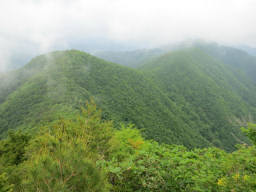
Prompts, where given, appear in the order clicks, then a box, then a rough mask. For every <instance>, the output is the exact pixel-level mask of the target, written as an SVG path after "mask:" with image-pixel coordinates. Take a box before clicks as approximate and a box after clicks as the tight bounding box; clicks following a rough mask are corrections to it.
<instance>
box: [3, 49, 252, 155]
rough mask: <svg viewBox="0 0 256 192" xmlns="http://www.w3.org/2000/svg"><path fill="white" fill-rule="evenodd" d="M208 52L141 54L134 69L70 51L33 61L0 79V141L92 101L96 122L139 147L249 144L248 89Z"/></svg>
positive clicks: (239, 74) (233, 69) (238, 73)
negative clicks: (99, 114) (132, 137)
mask: <svg viewBox="0 0 256 192" xmlns="http://www.w3.org/2000/svg"><path fill="white" fill-rule="evenodd" d="M205 46H206V45H205ZM208 47H209V48H208V49H206V48H204V49H205V50H206V51H203V48H202V45H201V47H199V46H196V48H187V49H182V50H179V51H171V52H169V53H167V54H164V55H162V54H161V55H160V56H159V53H160V51H157V50H156V51H155V52H154V51H153V53H155V54H156V53H157V54H156V55H154V54H152V55H151V57H150V58H148V59H146V58H147V54H144V53H143V54H141V55H142V58H141V61H142V60H143V62H142V63H141V64H140V66H141V67H139V68H137V69H132V68H129V67H125V66H121V65H119V64H115V63H111V62H107V61H104V60H102V59H99V58H97V57H94V56H92V55H89V54H87V53H84V52H81V51H76V50H71V51H57V52H52V53H49V54H46V55H41V56H38V57H36V58H34V59H32V60H31V62H29V63H28V64H27V65H26V66H24V67H23V68H21V69H18V70H15V71H12V72H9V73H6V74H3V75H1V77H0V134H2V137H5V136H6V134H7V130H10V129H22V130H23V129H28V130H36V129H37V128H38V127H41V126H42V125H44V124H46V125H48V124H50V123H54V122H55V121H56V120H57V119H58V118H60V117H65V118H72V117H73V116H74V115H75V114H77V113H78V111H79V108H80V105H81V103H83V102H84V101H85V100H88V99H89V98H91V97H92V98H94V100H95V102H96V103H97V105H98V106H99V107H100V108H101V109H102V111H103V118H104V119H107V120H113V121H114V126H117V125H118V124H119V123H120V122H122V123H124V124H129V123H133V124H134V125H136V127H137V128H138V129H140V130H141V133H142V135H143V136H144V137H145V138H147V139H154V140H155V141H157V142H160V143H166V144H182V145H185V146H186V147H188V148H193V147H209V146H216V147H220V148H222V149H225V150H228V151H232V150H234V149H235V145H236V144H237V143H240V144H241V143H249V141H248V139H246V138H245V137H244V136H243V134H242V133H241V131H240V127H241V126H243V125H246V123H247V122H248V121H253V118H254V117H255V114H256V104H255V102H254V101H255V100H256V86H255V83H254V82H253V79H252V78H251V77H250V76H249V75H247V76H246V72H245V71H242V69H241V70H238V67H237V65H235V66H234V65H230V64H228V62H226V61H225V63H224V60H221V59H220V58H218V57H217V55H215V56H214V55H213V54H212V55H211V54H210V51H208V50H212V49H213V48H211V47H213V46H210V45H209V46H208ZM214 49H218V47H214ZM221 49H222V48H221ZM150 52H151V51H149V52H148V55H150ZM219 52H221V51H219ZM138 57H140V54H139V55H138ZM248 57H250V58H251V59H252V58H253V57H251V56H248ZM139 60H140V59H139ZM240 61H241V62H242V61H243V59H242V58H241V59H240ZM251 65H252V64H251Z"/></svg>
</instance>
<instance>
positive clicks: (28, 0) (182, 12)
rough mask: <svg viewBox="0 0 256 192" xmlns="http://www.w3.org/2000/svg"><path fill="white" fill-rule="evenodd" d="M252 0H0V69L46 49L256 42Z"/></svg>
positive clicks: (255, 21)
mask: <svg viewBox="0 0 256 192" xmlns="http://www.w3.org/2000/svg"><path fill="white" fill-rule="evenodd" d="M255 8H256V1H253V0H244V1H239V0H225V1H221V0H194V1H188V0H180V1H177V0H174V1H166V0H158V1H155V0H151V1H146V0H141V1H134V0H131V1H125V0H94V1H82V0H77V1H70V0H64V1H61V0H56V1H50V0H45V1H42V0H36V1H35V0H34V1H33V0H24V1H22V2H21V1H18V0H10V1H2V2H1V3H0V15H1V17H0V24H1V28H0V49H1V52H0V71H5V70H6V69H8V68H10V66H11V65H13V63H19V62H20V63H25V62H27V61H28V59H30V58H31V57H34V56H36V55H38V54H42V53H45V52H49V51H52V50H63V49H80V50H83V51H88V52H93V51H99V50H103V51H106V50H110V51H119V50H120V51H123V50H133V49H141V48H156V47H160V46H163V45H169V44H175V43H177V42H182V41H188V40H189V41H190V40H194V39H202V40H205V41H210V42H217V43H220V44H224V45H230V46H238V45H243V46H244V45H246V46H251V47H256V36H255V34H256V26H255V23H256V17H255Z"/></svg>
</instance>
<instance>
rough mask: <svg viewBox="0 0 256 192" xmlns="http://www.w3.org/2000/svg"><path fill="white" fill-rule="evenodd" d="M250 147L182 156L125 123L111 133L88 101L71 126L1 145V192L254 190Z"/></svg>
mask: <svg viewBox="0 0 256 192" xmlns="http://www.w3.org/2000/svg"><path fill="white" fill-rule="evenodd" d="M243 132H244V133H245V134H246V135H247V136H248V137H249V138H250V139H251V141H252V143H253V144H254V145H253V146H248V145H246V144H243V145H237V150H236V151H234V152H232V153H227V152H225V151H224V150H221V149H218V148H213V147H211V148H204V149H199V148H194V149H192V150H190V149H187V148H186V147H184V146H181V145H167V144H159V143H157V142H155V141H152V140H145V139H144V138H143V137H142V136H141V134H140V131H139V130H138V129H135V128H134V127H133V126H132V125H129V124H126V125H124V124H120V125H119V126H118V129H116V128H114V125H113V122H111V121H107V120H104V119H103V117H102V114H101V111H100V110H97V108H96V105H95V104H94V103H93V102H91V103H90V104H87V107H86V108H82V109H81V110H80V112H79V113H78V114H77V115H76V116H74V117H73V118H72V119H59V120H58V121H56V122H55V123H53V124H51V125H45V126H42V127H40V129H38V130H37V131H36V132H34V133H31V132H24V131H17V132H13V131H11V132H9V134H8V136H7V138H6V139H2V140H1V141H0V191H1V192H11V191H14V192H15V191H17V192H25V191H26V192H30V191H31V192H32V191H33V192H34V191H45V192H47V191H48V192H50V191H63V192H70V191H76V192H78V191H92V192H94V191H95V192H96V191H124V192H125V191H127V192H129V191H177V192H178V191H197V192H200V191H201V192H205V191H216V192H217V191H222V192H224V191H227V192H229V191H241V192H242V191H255V190H256V169H255V167H256V159H255V157H256V146H255V144H256V136H255V135H256V125H255V124H249V125H248V127H247V128H243Z"/></svg>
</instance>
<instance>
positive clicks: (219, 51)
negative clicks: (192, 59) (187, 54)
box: [194, 43, 256, 83]
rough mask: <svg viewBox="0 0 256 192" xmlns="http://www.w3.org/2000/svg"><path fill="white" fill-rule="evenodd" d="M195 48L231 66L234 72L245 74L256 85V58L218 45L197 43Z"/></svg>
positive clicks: (238, 50)
mask: <svg viewBox="0 0 256 192" xmlns="http://www.w3.org/2000/svg"><path fill="white" fill-rule="evenodd" d="M194 46H196V47H198V48H200V49H201V50H202V51H204V52H206V53H208V54H209V55H211V56H212V57H214V58H216V59H218V60H220V61H222V62H223V63H224V64H226V65H228V66H230V67H231V68H232V70H233V71H239V72H243V73H244V75H246V76H248V77H250V78H251V79H252V80H253V81H254V82H255V83H256V75H255V74H256V57H255V56H252V55H249V54H248V53H246V52H245V51H242V50H240V49H236V48H233V47H227V46H221V45H218V44H216V43H212V44H209V43H195V44H194Z"/></svg>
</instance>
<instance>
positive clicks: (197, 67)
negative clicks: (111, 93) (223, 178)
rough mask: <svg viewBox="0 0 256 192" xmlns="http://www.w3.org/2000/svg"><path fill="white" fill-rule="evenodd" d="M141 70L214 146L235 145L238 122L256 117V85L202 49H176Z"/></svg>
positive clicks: (237, 135)
mask: <svg viewBox="0 0 256 192" xmlns="http://www.w3.org/2000/svg"><path fill="white" fill-rule="evenodd" d="M141 71H143V72H144V73H145V74H147V75H148V77H149V78H150V79H153V81H154V82H156V83H157V85H158V86H159V87H160V88H161V89H162V90H163V91H164V92H165V93H166V94H167V95H168V97H169V98H170V100H172V101H174V102H175V103H176V104H177V105H178V106H180V107H182V110H183V112H184V113H186V115H187V116H188V117H189V119H190V121H189V122H187V123H188V124H189V125H190V126H191V127H194V129H196V127H197V128H198V130H199V132H200V134H201V135H202V136H203V137H205V138H207V140H209V141H210V142H212V143H214V145H216V146H219V147H222V148H232V146H233V145H234V144H235V143H236V142H238V141H239V140H240V139H238V138H241V136H240V130H239V124H240V125H241V124H243V123H244V122H246V121H249V120H251V119H252V117H255V114H256V103H255V100H256V87H255V85H254V84H253V83H252V82H251V81H250V79H246V77H244V78H245V79H244V80H243V81H240V79H239V78H238V77H237V76H236V75H235V74H234V73H233V71H232V70H231V69H230V66H227V65H225V64H224V63H222V62H220V61H219V60H217V59H215V58H213V57H211V56H209V55H208V54H207V53H205V52H203V51H201V50H200V49H199V48H190V49H184V50H181V51H173V52H171V53H168V54H165V55H164V56H161V57H159V58H156V59H154V60H152V61H150V62H148V63H146V64H145V65H144V66H143V67H141Z"/></svg>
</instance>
